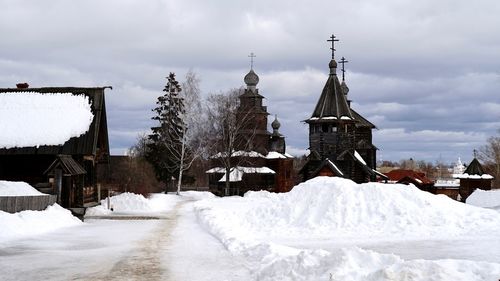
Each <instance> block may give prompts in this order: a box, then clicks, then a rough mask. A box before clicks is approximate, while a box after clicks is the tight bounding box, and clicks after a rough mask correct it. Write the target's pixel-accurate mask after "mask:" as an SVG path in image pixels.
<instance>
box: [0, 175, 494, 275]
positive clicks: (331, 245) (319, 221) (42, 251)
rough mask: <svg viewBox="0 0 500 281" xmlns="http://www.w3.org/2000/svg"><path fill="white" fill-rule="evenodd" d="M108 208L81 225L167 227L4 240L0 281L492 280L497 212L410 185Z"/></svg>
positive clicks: (125, 198) (81, 228) (187, 198)
mask: <svg viewBox="0 0 500 281" xmlns="http://www.w3.org/2000/svg"><path fill="white" fill-rule="evenodd" d="M110 201H111V204H112V205H113V208H114V210H115V211H113V212H110V211H109V210H108V209H107V208H106V207H107V206H102V207H98V208H94V209H93V210H91V211H89V213H88V217H87V218H91V217H93V216H94V217H95V216H99V215H106V216H122V215H134V214H136V215H141V216H142V215H161V216H163V218H164V219H161V220H139V221H137V220H130V221H123V220H119V221H117V220H97V219H88V220H86V222H85V223H79V224H77V225H75V226H72V227H67V228H62V229H58V230H54V231H53V232H51V233H46V234H42V235H37V236H31V237H28V236H25V237H24V238H22V239H15V240H12V239H10V240H4V241H2V239H1V238H0V268H1V269H2V271H0V274H1V275H0V276H1V278H0V279H2V280H33V279H50V280H68V279H74V280H88V279H112V280H120V279H119V278H120V277H122V278H123V276H126V277H127V278H125V279H129V280H136V279H137V280H139V279H141V280H147V279H150V280H363V281H365V280H426V281H427V280H453V281H455V280H467V281H471V280H472V281H473V280H485V281H486V280H495V281H496V280H498V279H500V213H499V212H497V211H494V210H490V209H484V208H479V207H474V206H470V205H466V204H462V203H459V202H456V201H453V200H451V199H448V198H447V197H446V196H435V195H431V194H429V193H425V192H422V191H420V190H418V189H417V188H415V187H412V186H406V185H383V184H374V183H370V184H363V185H357V184H354V183H352V182H351V181H347V180H344V179H339V178H316V179H313V180H311V181H308V182H306V183H302V184H301V185H299V186H296V187H295V188H294V189H293V190H292V191H291V192H289V193H284V194H273V193H268V192H250V193H247V194H246V195H245V197H243V198H242V197H226V198H216V197H214V196H213V195H211V194H209V193H197V192H187V193H183V194H182V196H180V197H179V196H176V195H170V194H169V195H165V194H157V195H154V196H151V197H150V198H144V197H142V196H140V195H134V194H122V195H120V196H116V197H114V198H111V200H110ZM104 204H107V201H104V202H103V205H104ZM44 212H47V211H44ZM92 212H93V213H92ZM42 213H43V212H42ZM89 214H90V215H89ZM12 215H16V214H12ZM0 222H2V223H3V222H4V221H2V218H0ZM27 224H29V223H27ZM27 264H29V265H30V266H26V265H27ZM47 269H50V270H47ZM127 270H129V271H127Z"/></svg>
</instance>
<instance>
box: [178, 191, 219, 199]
mask: <svg viewBox="0 0 500 281" xmlns="http://www.w3.org/2000/svg"><path fill="white" fill-rule="evenodd" d="M181 196H183V197H186V198H189V199H191V200H202V199H210V198H215V195H214V194H213V193H212V192H208V191H194V190H190V191H181Z"/></svg>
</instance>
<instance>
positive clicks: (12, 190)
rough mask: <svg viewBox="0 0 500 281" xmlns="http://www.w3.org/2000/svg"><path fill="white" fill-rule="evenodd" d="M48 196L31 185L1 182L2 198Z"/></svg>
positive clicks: (0, 193) (0, 191) (0, 192)
mask: <svg viewBox="0 0 500 281" xmlns="http://www.w3.org/2000/svg"><path fill="white" fill-rule="evenodd" d="M41 195H47V194H44V193H41V192H40V191H38V190H36V189H35V188H33V187H32V186H31V185H29V184H27V183H25V182H22V181H19V182H16V181H1V180H0V196H41Z"/></svg>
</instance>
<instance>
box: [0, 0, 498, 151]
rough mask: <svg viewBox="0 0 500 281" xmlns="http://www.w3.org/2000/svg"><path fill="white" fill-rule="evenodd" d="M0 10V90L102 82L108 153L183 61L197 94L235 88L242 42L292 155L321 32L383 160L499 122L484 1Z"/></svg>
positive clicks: (467, 143) (458, 141) (493, 19)
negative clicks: (332, 42)
mask: <svg viewBox="0 0 500 281" xmlns="http://www.w3.org/2000/svg"><path fill="white" fill-rule="evenodd" d="M0 5H1V6H2V7H4V8H3V9H2V10H1V11H0V34H1V35H2V37H3V38H5V40H2V41H1V42H0V84H1V86H2V87H9V86H10V87H12V86H14V85H15V83H17V82H28V83H30V84H31V85H33V86H103V85H112V86H114V90H113V91H108V94H107V97H106V98H107V106H108V121H109V128H110V140H111V146H112V151H114V152H119V151H122V150H123V149H124V148H127V147H129V146H130V145H132V144H133V142H134V141H135V135H136V134H137V133H139V132H143V131H146V130H148V129H149V127H150V126H151V120H150V117H151V108H153V107H154V104H155V101H156V97H157V96H158V95H161V94H162V92H161V90H162V89H163V87H164V83H165V79H164V77H165V76H167V75H168V73H169V72H176V73H177V76H178V79H179V80H182V77H183V75H184V73H186V71H187V70H188V69H190V68H192V69H194V71H195V72H197V73H198V74H199V75H200V77H201V80H202V84H201V88H202V91H203V95H204V96H206V95H207V94H208V93H211V92H218V91H224V90H227V89H230V88H238V87H241V86H242V85H243V76H244V75H245V74H246V73H247V72H248V67H249V61H248V58H247V55H248V53H249V52H252V51H253V52H255V53H256V54H257V58H256V61H255V70H256V71H257V73H258V74H259V75H260V78H261V80H260V83H259V85H258V87H259V88H260V91H261V94H263V95H264V96H265V97H266V103H267V106H268V110H269V112H270V113H271V114H273V115H274V114H278V117H279V118H280V121H281V123H282V128H281V131H282V133H283V134H285V135H286V136H287V143H288V144H289V145H290V146H291V147H293V149H295V150H296V151H303V150H304V149H305V148H307V145H308V140H307V126H306V125H304V124H302V123H301V122H300V121H301V120H304V119H305V118H307V117H309V115H310V113H311V112H312V110H313V108H314V106H315V104H316V101H317V99H318V97H319V95H320V93H321V89H322V87H323V86H324V83H325V82H326V78H327V75H328V67H327V65H328V61H329V59H330V50H329V49H328V48H329V45H328V44H327V42H326V39H327V37H328V36H329V35H330V34H331V33H332V32H334V33H335V34H336V35H337V36H338V37H339V38H340V40H341V41H340V42H339V43H338V44H337V45H336V48H337V53H336V56H337V57H341V56H345V57H347V59H348V60H349V61H350V62H349V63H348V64H347V71H348V72H347V82H348V85H349V87H350V89H351V91H350V93H349V97H350V98H351V99H352V100H353V102H354V103H353V107H354V108H355V109H356V110H357V111H358V112H360V113H361V114H362V115H364V116H365V117H367V118H368V119H369V120H371V121H373V122H374V123H375V124H376V125H377V126H378V127H379V128H380V130H379V131H377V133H375V144H376V145H378V146H379V147H380V148H381V151H380V154H381V155H382V156H383V157H390V158H391V159H393V160H398V159H400V158H403V157H407V156H408V155H415V157H414V158H418V157H420V158H422V159H429V160H432V159H435V158H436V155H439V153H442V154H443V157H445V156H444V154H446V157H448V158H449V159H454V158H455V157H456V154H461V153H465V152H466V151H471V150H472V149H473V148H475V147H477V146H479V145H481V144H482V143H483V142H484V140H485V139H486V137H487V136H489V135H492V134H494V133H495V132H496V130H497V129H498V128H499V127H500V122H499V121H498V120H500V117H499V112H500V109H499V105H500V95H499V94H498V89H500V73H499V71H498V69H500V63H499V61H500V52H498V50H499V49H500V36H499V35H498V34H497V33H498V32H496V30H495V27H497V26H499V25H500V18H499V17H498V14H500V4H498V3H497V1H494V0H489V1H488V0H479V1H474V2H470V1H469V2H466V1H460V2H457V1H451V0H445V1H438V2H436V1H431V0H424V1H418V2H415V1H410V0H403V1H401V0H389V1H384V2H383V3H381V2H378V3H375V2H373V1H329V0H328V1H327V0H324V1H293V2H290V1H284V0H279V1H263V0H256V1H250V2H249V1H247V2H245V4H244V5H243V4H242V2H239V1H218V2H217V3H216V4H214V3H213V2H209V1H199V0H193V1H169V0H151V1H134V0H127V1H123V0H114V1H98V0H90V1H80V2H74V1H71V2H69V1H63V0H49V1H34V0H20V1H6V0H0ZM263 7H265V8H263ZM270 119H272V116H270ZM422 132H435V134H437V135H439V136H440V137H441V138H439V139H434V138H433V137H432V136H431V135H432V134H431V135H429V134H424V133H422ZM452 133H459V134H463V135H453V134H452ZM403 136H407V137H403ZM412 137H418V138H419V139H420V140H424V141H417V142H415V141H413V139H414V138H412ZM425 140H429V141H425ZM444 140H446V143H448V145H447V146H446V147H444V146H442V145H441V143H442V142H443V141H444ZM440 150H442V152H439V151H440ZM447 151H448V152H447ZM120 154H121V153H120ZM417 156H418V157H417Z"/></svg>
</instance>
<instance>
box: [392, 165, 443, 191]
mask: <svg viewBox="0 0 500 281" xmlns="http://www.w3.org/2000/svg"><path fill="white" fill-rule="evenodd" d="M385 175H386V176H387V177H388V178H389V182H390V183H402V184H413V185H415V186H416V187H418V188H419V189H421V190H423V191H428V192H431V193H435V192H436V190H435V188H434V182H433V181H432V180H430V179H429V178H427V177H426V176H425V173H422V172H417V171H414V170H405V169H394V170H392V171H390V172H388V173H385Z"/></svg>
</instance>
